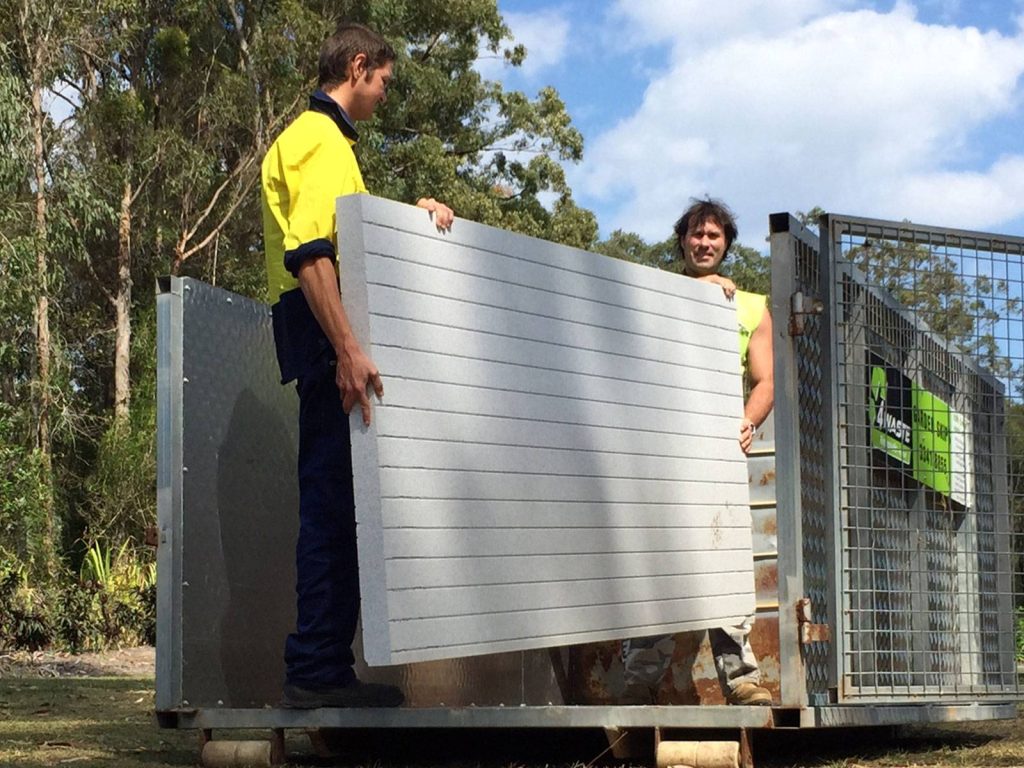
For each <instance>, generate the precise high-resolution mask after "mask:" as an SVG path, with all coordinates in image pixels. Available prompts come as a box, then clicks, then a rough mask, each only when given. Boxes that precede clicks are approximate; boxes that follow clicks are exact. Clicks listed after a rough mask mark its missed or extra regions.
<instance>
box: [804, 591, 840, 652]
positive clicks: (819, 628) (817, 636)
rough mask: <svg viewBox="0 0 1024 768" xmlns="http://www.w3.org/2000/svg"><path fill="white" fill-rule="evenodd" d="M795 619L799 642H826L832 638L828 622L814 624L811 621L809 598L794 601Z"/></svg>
mask: <svg viewBox="0 0 1024 768" xmlns="http://www.w3.org/2000/svg"><path fill="white" fill-rule="evenodd" d="M796 621H797V624H798V625H799V627H800V642H801V643H803V644H804V645H806V644H807V643H827V642H828V641H829V640H831V639H832V630H831V628H830V627H829V626H828V624H815V623H814V622H813V621H811V598H809V597H802V598H800V599H799V600H797V601H796Z"/></svg>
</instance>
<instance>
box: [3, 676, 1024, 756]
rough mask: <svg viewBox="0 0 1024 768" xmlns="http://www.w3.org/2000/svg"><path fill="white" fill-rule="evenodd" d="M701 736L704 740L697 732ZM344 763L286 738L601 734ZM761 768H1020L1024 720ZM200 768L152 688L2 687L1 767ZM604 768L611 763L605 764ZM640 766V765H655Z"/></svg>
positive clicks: (126, 681)
mask: <svg viewBox="0 0 1024 768" xmlns="http://www.w3.org/2000/svg"><path fill="white" fill-rule="evenodd" d="M267 736H268V734H267V733H266V732H258V731H257V732H244V733H242V732H227V733H223V732H220V731H218V732H217V733H216V734H215V737H223V738H238V739H245V738H266V737H267ZM694 738H699V736H695V737H694ZM346 739H347V743H349V744H351V746H352V748H351V749H350V750H349V752H348V753H347V754H345V755H344V756H343V757H342V758H339V759H337V760H323V759H318V758H316V757H315V756H314V755H313V754H312V749H311V747H310V744H309V741H308V740H307V739H306V737H305V734H303V733H301V732H298V731H288V736H287V748H288V753H289V756H290V759H291V762H290V763H289V765H306V766H308V765H319V766H326V765H347V766H356V765H362V766H376V767H377V768H391V767H392V766H394V767H398V766H410V765H416V766H460V767H461V768H466V767H467V766H494V767H496V768H498V767H500V768H503V767H506V766H531V767H537V766H544V765H559V766H570V765H575V766H578V767H580V768H582V766H585V765H587V764H589V763H591V761H593V760H594V758H596V757H597V756H598V754H599V753H600V752H601V750H602V748H603V746H602V742H601V737H600V735H599V734H593V733H588V734H587V735H586V737H584V734H580V733H578V732H575V733H574V732H566V731H561V732H541V733H538V732H534V733H533V734H529V733H528V734H525V735H524V734H523V733H522V732H519V733H518V734H506V735H505V736H504V737H503V735H502V734H490V735H487V736H485V735H483V734H472V733H468V732H459V731H447V732H440V733H434V734H431V735H430V736H429V737H428V736H427V734H425V733H422V734H421V733H411V732H405V733H403V734H384V733H371V734H366V735H365V737H364V738H362V739H350V738H348V737H346ZM754 757H755V765H756V768H767V767H768V766H772V767H773V768H783V767H785V768H795V767H796V766H815V767H820V768H854V767H857V768H862V767H863V768H891V767H892V766H941V767H942V768H950V767H953V766H956V767H958V768H959V767H960V766H991V767H993V768H994V767H997V766H1024V719H1022V717H1018V718H1017V719H1016V720H1013V721H992V722H979V723H964V724H946V725H938V726H928V727H913V728H902V729H899V730H895V729H891V728H875V729H853V730H844V731H817V732H808V731H801V732H792V731H790V732H777V733H769V732H758V733H755V734H754ZM198 761H199V739H198V735H197V734H196V733H195V732H194V731H179V730H167V729H160V728H158V727H157V726H156V723H155V721H154V717H153V680H152V679H151V678H149V679H132V678H82V677H75V678H14V679H5V680H0V766H5V767H6V766H10V767H11V768H52V767H53V766H57V767H58V768H59V767H60V766H69V767H70V768H88V767H90V766H102V767H103V768H161V766H193V765H197V764H198ZM600 762H601V763H607V762H608V760H607V757H606V758H603V759H602V760H601V761H600ZM651 762H652V761H650V760H649V759H646V758H644V759H637V760H634V761H632V763H633V765H637V766H642V765H647V764H650V763H651Z"/></svg>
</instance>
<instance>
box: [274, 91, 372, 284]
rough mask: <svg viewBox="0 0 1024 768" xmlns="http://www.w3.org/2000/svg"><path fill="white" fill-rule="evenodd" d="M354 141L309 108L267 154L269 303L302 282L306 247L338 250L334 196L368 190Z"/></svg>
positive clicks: (311, 251)
mask: <svg viewBox="0 0 1024 768" xmlns="http://www.w3.org/2000/svg"><path fill="white" fill-rule="evenodd" d="M353 144H355V141H354V140H352V139H350V138H348V137H347V136H345V135H343V134H342V132H341V131H340V130H338V126H337V125H335V122H334V121H333V120H332V119H331V118H330V117H329V116H327V115H325V114H323V113H321V112H313V111H307V112H303V113H302V114H301V115H299V116H298V117H297V118H296V119H295V121H294V122H293V123H292V124H291V125H289V126H288V127H287V128H285V130H284V132H283V133H282V134H281V135H280V136H278V137H277V141H275V142H274V144H273V146H271V147H270V151H268V152H267V156H266V157H265V158H263V238H264V248H265V249H266V254H267V287H268V288H269V291H270V292H269V301H270V303H271V304H276V303H277V301H278V299H279V298H280V297H281V294H282V293H284V292H285V291H289V290H291V289H293V288H297V287H298V285H299V282H298V280H297V279H296V277H295V275H296V274H297V273H298V265H299V263H301V261H302V260H303V259H302V258H301V252H302V251H303V250H305V251H308V252H309V255H321V254H323V255H331V256H334V255H335V253H336V249H337V234H336V225H335V217H334V204H335V200H336V199H337V198H339V197H341V196H342V195H352V194H356V193H359V192H366V186H365V185H364V184H363V176H362V174H361V173H360V172H359V165H358V164H357V163H356V156H355V153H354V152H353V151H352V145H353ZM314 252H315V254H314ZM293 253H296V254H298V255H299V256H300V258H298V259H297V260H295V261H296V263H295V265H294V268H293V269H294V271H293V270H292V269H289V267H290V266H291V263H292V259H288V260H287V261H286V255H291V254H293Z"/></svg>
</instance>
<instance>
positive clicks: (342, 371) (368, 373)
mask: <svg viewBox="0 0 1024 768" xmlns="http://www.w3.org/2000/svg"><path fill="white" fill-rule="evenodd" d="M334 381H335V383H336V384H337V385H338V392H339V393H340V395H341V407H342V409H343V410H344V411H345V413H350V412H351V411H352V408H354V407H355V404H356V402H357V401H358V403H359V407H360V408H361V409H362V412H363V424H365V425H366V426H370V421H371V420H372V414H371V409H370V394H369V393H370V387H373V391H374V394H376V395H377V400H378V401H379V400H380V399H381V398H382V397H384V382H383V381H381V378H380V371H378V370H377V366H376V365H374V364H373V361H372V360H371V359H370V358H369V357H367V356H366V353H365V352H363V348H362V347H360V346H359V343H358V342H356V341H355V340H353V341H352V342H351V343H349V344H345V345H344V346H343V347H342V349H340V350H338V366H337V369H336V370H335V372H334Z"/></svg>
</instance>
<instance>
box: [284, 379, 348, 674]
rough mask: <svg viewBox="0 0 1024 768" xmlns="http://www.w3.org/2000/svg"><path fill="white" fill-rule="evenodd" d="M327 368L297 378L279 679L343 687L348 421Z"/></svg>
mask: <svg viewBox="0 0 1024 768" xmlns="http://www.w3.org/2000/svg"><path fill="white" fill-rule="evenodd" d="M334 369H335V366H334V365H333V364H329V363H328V362H327V361H326V360H325V361H324V362H323V363H321V364H319V365H317V366H316V367H315V370H313V371H311V372H310V373H309V374H308V375H305V376H302V377H300V378H299V380H298V383H297V385H296V388H297V389H298V392H299V463H298V464H299V466H298V469H299V539H298V544H297V546H296V551H295V571H296V582H295V591H296V596H297V609H298V610H297V615H296V626H295V632H294V633H292V634H291V635H289V636H288V640H287V641H286V643H285V655H284V656H285V664H286V666H287V672H286V677H287V681H288V682H289V683H291V684H293V685H300V686H318V687H323V686H339V685H347V684H348V683H350V682H352V680H354V679H355V673H354V672H353V670H352V664H353V663H354V661H355V660H354V657H353V655H352V640H353V638H354V637H355V631H356V621H357V620H358V617H359V563H358V560H357V557H356V521H355V498H354V495H353V490H352V448H351V445H350V443H349V422H348V416H347V415H346V414H345V412H344V411H343V410H342V408H341V398H340V397H339V395H338V387H337V385H336V384H335V383H334Z"/></svg>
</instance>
